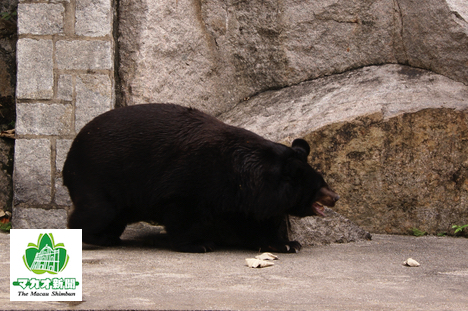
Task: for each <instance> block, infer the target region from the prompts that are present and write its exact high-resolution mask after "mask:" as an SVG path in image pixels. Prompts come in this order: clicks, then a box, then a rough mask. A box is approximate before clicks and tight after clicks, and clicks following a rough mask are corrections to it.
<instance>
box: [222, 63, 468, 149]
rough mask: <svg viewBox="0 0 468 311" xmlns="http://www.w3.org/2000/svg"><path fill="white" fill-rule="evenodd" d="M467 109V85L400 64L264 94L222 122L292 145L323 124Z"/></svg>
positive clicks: (243, 104)
mask: <svg viewBox="0 0 468 311" xmlns="http://www.w3.org/2000/svg"><path fill="white" fill-rule="evenodd" d="M466 107H468V86H466V85H464V84H463V83H460V82H454V81H453V80H451V79H448V78H446V77H444V76H441V75H437V74H434V73H431V72H430V71H426V70H421V69H416V68H411V67H407V66H401V65H383V66H371V67H365V68H362V69H358V70H354V71H350V72H346V73H343V74H337V75H332V76H329V77H325V78H321V79H316V80H313V81H309V82H304V83H301V84H299V85H295V86H292V87H289V88H284V89H282V90H278V91H268V92H264V93H262V94H259V95H258V96H255V97H253V98H252V99H250V100H249V101H245V102H243V103H240V104H239V105H237V106H236V107H235V108H234V109H232V110H231V111H229V112H227V113H225V114H222V115H221V116H220V118H221V119H223V120H224V121H226V122H228V123H232V124H234V125H237V126H241V127H245V128H247V129H249V130H251V131H253V132H256V133H258V134H260V135H262V136H265V137H267V138H269V139H271V140H274V141H288V142H291V141H292V139H293V138H295V137H299V136H303V135H306V134H308V133H309V132H310V131H312V130H316V129H319V128H321V127H323V126H325V125H328V124H332V123H336V122H342V121H351V120H353V119H355V118H357V117H359V116H362V115H368V114H373V113H381V114H382V115H383V116H384V117H385V118H390V117H393V116H396V115H399V114H402V113H405V112H414V111H418V110H421V109H425V108H456V109H466Z"/></svg>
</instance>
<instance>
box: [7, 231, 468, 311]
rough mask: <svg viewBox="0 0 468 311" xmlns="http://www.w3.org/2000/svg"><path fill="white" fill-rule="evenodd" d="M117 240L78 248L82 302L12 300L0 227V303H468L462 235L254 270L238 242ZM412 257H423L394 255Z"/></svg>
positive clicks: (178, 306)
mask: <svg viewBox="0 0 468 311" xmlns="http://www.w3.org/2000/svg"><path fill="white" fill-rule="evenodd" d="M124 238H125V242H124V245H122V246H120V247H113V248H95V247H89V246H84V250H83V301H82V302H73V303H67V302H11V301H10V299H9V282H10V280H9V235H8V234H6V233H3V234H0V249H1V251H0V264H1V265H0V309H3V310H5V309H6V310H10V309H13V310H19V309H38V310H41V309H52V310H55V309H68V310H81V309H121V310H122V309H153V310H156V309H159V310H162V309H165V310H188V309H190V310H215V309H216V310H468V239H466V238H451V237H432V236H428V237H411V236H391V235H374V236H373V240H372V241H366V242H356V243H349V244H333V245H327V246H317V247H307V248H304V249H303V250H302V251H301V252H300V253H298V254H278V255H279V258H280V259H279V260H278V261H275V265H274V266H272V267H268V268H262V269H252V268H248V267H247V266H246V265H245V258H248V257H254V256H255V255H257V254H256V253H255V252H252V251H245V250H219V251H216V252H213V253H207V254H185V253H176V252H173V251H171V250H170V249H168V248H167V247H166V244H165V241H164V239H163V238H160V237H158V236H157V235H155V234H154V232H150V230H149V229H148V228H147V227H145V228H143V230H141V229H140V230H138V225H137V226H136V227H135V226H134V227H132V228H130V229H128V230H127V231H126V232H125V233H124ZM408 257H412V258H414V259H415V260H417V261H418V262H420V263H421V266H420V267H415V268H410V267H406V266H403V265H402V263H403V261H404V260H405V259H407V258H408Z"/></svg>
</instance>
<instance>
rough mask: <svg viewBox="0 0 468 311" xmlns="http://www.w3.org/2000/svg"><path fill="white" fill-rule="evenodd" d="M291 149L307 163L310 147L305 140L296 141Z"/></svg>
mask: <svg viewBox="0 0 468 311" xmlns="http://www.w3.org/2000/svg"><path fill="white" fill-rule="evenodd" d="M291 148H292V149H293V150H294V151H295V152H296V153H298V154H299V155H300V156H301V159H303V160H305V161H307V156H308V155H309V153H310V146H309V144H308V143H307V142H306V141H305V140H304V139H300V138H298V139H295V140H294V141H293V143H292V145H291Z"/></svg>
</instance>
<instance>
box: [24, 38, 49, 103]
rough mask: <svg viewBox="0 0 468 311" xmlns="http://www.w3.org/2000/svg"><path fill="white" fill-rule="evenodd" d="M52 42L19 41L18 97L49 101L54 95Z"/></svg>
mask: <svg viewBox="0 0 468 311" xmlns="http://www.w3.org/2000/svg"><path fill="white" fill-rule="evenodd" d="M52 50H53V45H52V40H35V39H27V38H25V39H19V40H18V45H17V61H18V73H17V79H18V82H17V85H16V97H17V98H20V99H49V98H52V96H53V95H54V92H53V86H54V73H53V67H54V65H53V60H52Z"/></svg>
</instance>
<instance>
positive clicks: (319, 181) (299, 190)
mask: <svg viewBox="0 0 468 311" xmlns="http://www.w3.org/2000/svg"><path fill="white" fill-rule="evenodd" d="M291 148H292V150H293V151H294V155H292V156H290V157H289V159H288V162H287V164H286V174H287V175H288V176H289V177H290V180H291V183H292V184H293V189H295V193H294V196H295V203H296V204H295V205H294V206H293V207H292V208H291V209H290V210H288V211H287V212H288V214H289V215H292V216H299V217H305V216H314V215H317V216H325V214H324V213H323V211H324V206H328V207H333V206H335V203H336V201H338V199H339V198H340V196H339V195H338V194H336V193H335V192H334V191H333V190H332V189H330V187H329V186H328V184H327V183H326V182H325V180H324V179H323V176H322V174H320V173H319V172H317V171H316V170H314V169H313V168H312V167H311V166H310V165H309V164H308V163H307V156H308V155H309V153H310V146H309V144H308V143H307V142H306V141H305V140H303V139H295V140H294V141H293V143H292V146H291Z"/></svg>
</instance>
